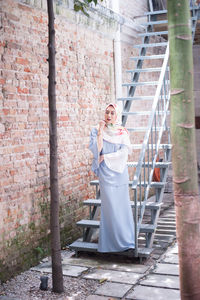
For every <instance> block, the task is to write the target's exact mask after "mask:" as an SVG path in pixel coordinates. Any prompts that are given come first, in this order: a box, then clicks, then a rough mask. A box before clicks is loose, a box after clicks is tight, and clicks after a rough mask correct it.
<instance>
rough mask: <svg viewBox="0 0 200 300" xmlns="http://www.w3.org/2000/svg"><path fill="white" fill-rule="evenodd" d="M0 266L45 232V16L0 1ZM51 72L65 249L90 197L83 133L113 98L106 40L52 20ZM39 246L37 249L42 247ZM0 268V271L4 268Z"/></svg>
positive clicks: (109, 38)
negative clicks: (54, 75) (54, 48)
mask: <svg viewBox="0 0 200 300" xmlns="http://www.w3.org/2000/svg"><path fill="white" fill-rule="evenodd" d="M0 14H1V20H2V24H1V26H2V27H1V29H0V31H1V37H0V55H1V66H0V68H1V70H0V73H1V79H0V87H1V90H0V101H1V103H2V105H1V111H0V116H1V117H0V136H1V142H0V143H1V146H0V174H1V176H0V195H1V196H0V265H2V264H3V265H4V262H9V266H7V268H9V267H10V268H11V267H12V265H15V264H16V263H19V264H20V261H19V256H20V255H21V257H22V253H24V257H25V256H26V253H27V252H28V251H30V249H32V248H34V249H36V252H37V249H38V248H37V247H38V245H40V242H42V241H43V240H44V239H45V238H46V237H47V235H48V233H49V136H48V128H49V123H48V98H47V88H48V81H47V75H48V64H47V60H46V59H47V53H48V51H47V39H48V35H47V32H48V27H47V14H46V11H45V10H42V9H38V8H34V7H31V6H28V5H24V4H22V3H20V1H11V0H8V1H1V10H0ZM55 24H56V46H57V54H56V70H57V85H56V89H57V91H56V96H57V110H58V153H59V158H58V163H59V188H60V202H61V228H62V229H63V230H64V235H65V237H64V238H63V242H64V243H65V244H67V243H69V242H70V241H72V240H73V239H74V238H75V235H77V228H76V225H75V222H76V220H78V219H80V218H81V215H82V216H83V214H84V213H85V212H86V211H85V210H83V208H82V205H81V202H82V200H84V199H86V198H88V197H89V196H90V197H91V196H92V194H93V189H92V188H89V181H90V179H91V178H93V175H92V174H91V171H90V165H91V154H90V152H89V150H88V149H87V146H88V142H89V132H90V130H91V128H92V126H94V125H96V123H97V120H99V117H100V115H101V111H102V109H103V108H104V107H105V104H106V103H108V102H110V101H111V100H113V98H114V79H113V73H114V72H113V68H114V67H113V38H112V35H110V36H105V35H104V34H102V33H100V32H97V31H95V30H92V29H88V28H87V27H86V26H84V25H82V26H81V25H80V26H78V25H77V24H75V23H72V22H70V21H68V20H67V18H66V17H63V16H60V15H57V16H56V20H55ZM42 245H43V244H42ZM3 265H2V269H3V270H5V269H4V266H3Z"/></svg>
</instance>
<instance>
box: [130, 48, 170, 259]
mask: <svg viewBox="0 0 200 300" xmlns="http://www.w3.org/2000/svg"><path fill="white" fill-rule="evenodd" d="M168 60H169V43H168V45H167V48H166V52H165V57H164V61H163V65H162V69H161V73H160V78H159V82H158V86H157V90H156V93H155V97H154V100H153V105H152V111H151V115H150V118H149V123H148V128H147V130H146V134H145V137H144V141H143V144H142V149H141V152H140V156H139V160H138V164H137V167H136V171H135V175H134V178H133V183H132V189H133V190H134V202H135V210H134V219H135V256H137V255H138V253H137V251H138V234H139V229H140V225H141V223H142V219H143V215H144V211H145V205H146V202H147V199H148V195H149V191H150V187H151V181H152V177H153V172H154V168H155V164H156V159H157V155H158V151H159V147H160V143H161V138H162V134H163V132H164V130H165V129H167V124H166V118H167V115H168V108H169V101H170V93H169V68H168ZM169 139H170V137H169V134H168V143H169V142H170V140H169ZM142 187H144V193H142ZM138 202H139V207H140V215H139V216H138Z"/></svg>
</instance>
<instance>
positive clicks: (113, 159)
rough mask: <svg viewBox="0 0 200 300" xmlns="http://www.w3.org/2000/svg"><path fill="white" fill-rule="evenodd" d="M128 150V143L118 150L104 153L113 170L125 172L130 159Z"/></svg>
mask: <svg viewBox="0 0 200 300" xmlns="http://www.w3.org/2000/svg"><path fill="white" fill-rule="evenodd" d="M128 152H129V149H128V147H127V146H126V145H122V146H121V149H119V150H117V151H116V152H112V153H108V154H104V161H105V164H106V165H107V167H108V168H109V169H111V170H112V171H115V172H117V173H123V171H124V169H125V167H126V163H127V160H128Z"/></svg>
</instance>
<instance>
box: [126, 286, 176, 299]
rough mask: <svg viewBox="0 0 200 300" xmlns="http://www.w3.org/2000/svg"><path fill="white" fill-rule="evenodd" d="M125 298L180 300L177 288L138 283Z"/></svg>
mask: <svg viewBox="0 0 200 300" xmlns="http://www.w3.org/2000/svg"><path fill="white" fill-rule="evenodd" d="M126 299H137V300H166V299H170V300H180V292H179V291H178V290H172V289H163V288H155V287H149V286H141V285H138V286H136V287H135V288H134V291H133V292H131V293H130V294H128V295H127V296H126Z"/></svg>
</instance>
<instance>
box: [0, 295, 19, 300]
mask: <svg viewBox="0 0 200 300" xmlns="http://www.w3.org/2000/svg"><path fill="white" fill-rule="evenodd" d="M0 300H20V299H19V298H14V297H10V296H0Z"/></svg>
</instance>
